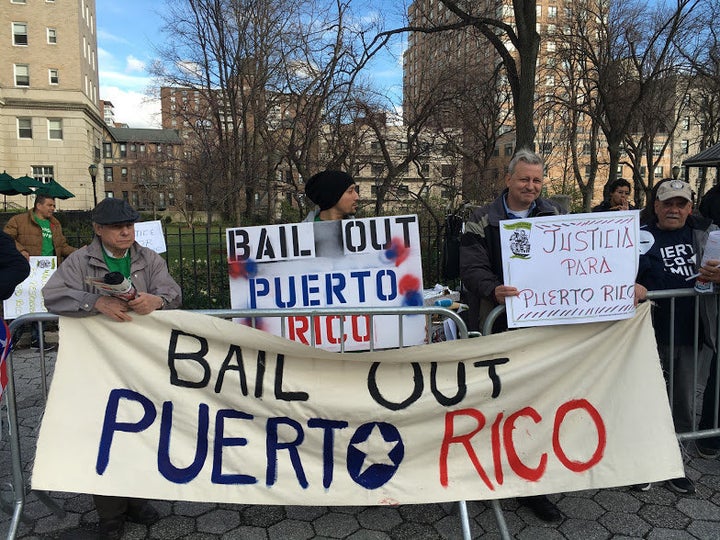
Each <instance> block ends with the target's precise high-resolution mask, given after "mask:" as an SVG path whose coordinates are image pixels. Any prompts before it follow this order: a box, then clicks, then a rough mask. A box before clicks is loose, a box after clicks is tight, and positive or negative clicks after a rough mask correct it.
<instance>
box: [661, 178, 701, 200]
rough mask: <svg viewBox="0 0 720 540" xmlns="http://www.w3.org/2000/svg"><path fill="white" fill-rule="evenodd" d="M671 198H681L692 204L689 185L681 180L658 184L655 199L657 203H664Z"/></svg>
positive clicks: (691, 193)
mask: <svg viewBox="0 0 720 540" xmlns="http://www.w3.org/2000/svg"><path fill="white" fill-rule="evenodd" d="M673 197H682V198H683V199H687V200H688V201H690V202H692V200H693V192H692V188H691V187H690V184H688V183H687V182H683V181H682V180H670V181H669V182H663V183H662V184H660V187H659V188H658V190H657V194H656V196H655V198H656V199H657V200H658V201H666V200H668V199H672V198H673Z"/></svg>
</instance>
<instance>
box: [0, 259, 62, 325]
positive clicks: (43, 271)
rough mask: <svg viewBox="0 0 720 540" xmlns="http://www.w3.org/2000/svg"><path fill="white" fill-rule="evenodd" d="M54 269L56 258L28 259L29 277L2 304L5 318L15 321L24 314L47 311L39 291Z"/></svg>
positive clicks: (55, 267)
mask: <svg viewBox="0 0 720 540" xmlns="http://www.w3.org/2000/svg"><path fill="white" fill-rule="evenodd" d="M56 269H57V257H30V275H29V276H28V277H27V278H25V281H23V282H22V283H20V284H18V286H17V287H15V292H14V293H13V294H12V296H11V297H10V298H8V299H7V300H5V301H4V302H3V313H4V314H5V318H6V319H16V318H18V317H19V316H20V315H24V314H26V313H38V312H42V311H47V309H45V302H44V301H43V297H42V292H41V290H42V288H43V286H44V285H45V283H47V280H48V279H50V276H52V275H53V274H54V273H55V270H56Z"/></svg>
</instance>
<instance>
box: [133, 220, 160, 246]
mask: <svg viewBox="0 0 720 540" xmlns="http://www.w3.org/2000/svg"><path fill="white" fill-rule="evenodd" d="M135 241H136V242H137V243H138V244H140V245H141V246H144V247H146V248H150V249H152V250H153V251H154V252H156V253H165V252H166V251H167V245H166V244H165V235H164V234H163V230H162V224H161V223H160V221H141V222H138V223H136V224H135Z"/></svg>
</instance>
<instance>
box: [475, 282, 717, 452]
mask: <svg viewBox="0 0 720 540" xmlns="http://www.w3.org/2000/svg"><path fill="white" fill-rule="evenodd" d="M711 296H712V297H714V298H713V299H712V300H710V298H709V297H711ZM687 297H694V298H695V312H694V321H693V331H694V337H693V380H694V383H695V388H696V392H695V393H694V394H693V404H692V430H691V431H688V432H684V433H676V435H677V438H678V440H679V441H687V440H695V439H703V438H707V437H715V436H720V428H719V427H718V409H720V384H716V385H715V389H714V390H715V396H714V415H713V427H712V428H709V429H703V430H701V429H698V425H697V416H698V413H699V412H700V411H699V409H698V399H697V394H698V391H697V390H699V389H700V388H703V387H704V386H705V381H704V380H698V374H699V373H700V367H701V366H699V365H698V363H699V359H700V351H701V348H702V344H701V343H700V303H701V300H702V299H705V300H710V301H713V302H714V303H715V306H714V309H715V313H716V314H718V315H719V316H717V320H716V326H715V338H716V350H715V351H714V357H713V359H712V362H711V365H710V369H711V370H712V369H714V370H715V377H716V378H715V380H716V381H720V347H718V346H717V345H718V344H719V343H718V340H720V293H714V294H712V295H708V294H707V293H698V292H696V291H695V290H694V289H668V290H665V291H648V293H647V299H648V300H650V301H652V300H665V299H668V300H670V323H669V324H670V327H669V328H668V333H669V344H668V348H669V350H673V349H674V347H675V301H676V299H678V298H687ZM504 313H505V306H504V305H499V306H496V307H495V308H494V309H493V310H492V311H491V312H490V313H489V314H488V316H487V319H485V323H484V324H483V335H489V334H491V333H492V327H493V324H494V323H495V321H496V320H497V318H498V317H500V316H501V315H503V314H504ZM669 356H670V361H669V366H668V373H667V376H666V379H667V380H666V382H667V386H668V396H670V399H669V401H670V407H671V410H673V408H674V404H673V399H672V396H673V395H674V374H675V358H674V356H673V355H669Z"/></svg>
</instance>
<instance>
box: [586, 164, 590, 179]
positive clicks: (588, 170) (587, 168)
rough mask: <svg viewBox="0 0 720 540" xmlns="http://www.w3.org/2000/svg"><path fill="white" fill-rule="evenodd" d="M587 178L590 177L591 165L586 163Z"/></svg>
mask: <svg viewBox="0 0 720 540" xmlns="http://www.w3.org/2000/svg"><path fill="white" fill-rule="evenodd" d="M585 178H590V165H585Z"/></svg>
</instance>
